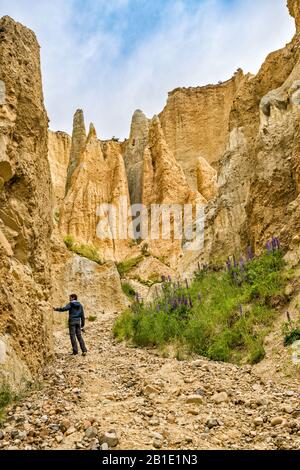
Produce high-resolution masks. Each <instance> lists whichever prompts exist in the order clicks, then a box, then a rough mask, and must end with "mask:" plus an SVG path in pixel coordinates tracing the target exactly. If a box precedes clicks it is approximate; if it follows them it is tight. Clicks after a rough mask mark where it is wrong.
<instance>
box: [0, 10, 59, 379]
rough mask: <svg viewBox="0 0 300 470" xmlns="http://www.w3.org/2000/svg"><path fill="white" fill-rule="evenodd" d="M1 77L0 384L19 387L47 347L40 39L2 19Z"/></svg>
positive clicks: (47, 183)
mask: <svg viewBox="0 0 300 470" xmlns="http://www.w3.org/2000/svg"><path fill="white" fill-rule="evenodd" d="M0 80H1V81H2V82H3V84H4V85H2V86H3V89H5V93H4V100H3V101H2V102H1V104H0V282H1V284H0V365H1V367H0V382H1V381H6V382H9V383H11V384H14V385H16V386H22V384H24V381H27V380H31V378H32V377H33V376H34V375H36V374H38V372H39V371H40V370H41V368H42V367H43V365H44V363H45V361H46V360H47V359H48V358H49V356H50V355H51V353H52V308H51V300H50V265H49V259H50V256H49V255H50V249H49V239H50V235H51V229H52V227H51V220H52V215H51V201H52V193H51V178H50V169H49V162H48V159H47V142H48V118H47V114H46V111H45V107H44V102H43V92H42V80H41V72H40V51H39V45H38V43H37V40H36V37H35V35H34V34H33V33H32V32H31V31H30V30H29V29H27V28H25V27H24V26H22V25H21V24H19V23H15V22H14V21H13V20H12V19H11V18H9V17H3V18H2V19H1V20H0Z"/></svg>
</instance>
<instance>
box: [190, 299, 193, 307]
mask: <svg viewBox="0 0 300 470" xmlns="http://www.w3.org/2000/svg"><path fill="white" fill-rule="evenodd" d="M189 302H190V307H191V308H193V301H192V298H191V297H189Z"/></svg>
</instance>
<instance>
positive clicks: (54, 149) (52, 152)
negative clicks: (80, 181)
mask: <svg viewBox="0 0 300 470" xmlns="http://www.w3.org/2000/svg"><path fill="white" fill-rule="evenodd" d="M71 142H72V140H71V137H70V136H69V135H68V134H66V133H65V132H52V131H49V134H48V160H49V163H50V170H51V178H52V185H53V196H54V207H55V209H56V210H58V209H59V206H60V205H61V203H62V201H63V199H64V197H65V192H66V181H67V172H68V166H69V160H70V153H71Z"/></svg>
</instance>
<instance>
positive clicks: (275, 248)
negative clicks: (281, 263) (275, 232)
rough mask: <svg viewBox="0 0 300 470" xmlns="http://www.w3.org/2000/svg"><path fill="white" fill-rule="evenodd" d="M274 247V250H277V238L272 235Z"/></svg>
mask: <svg viewBox="0 0 300 470" xmlns="http://www.w3.org/2000/svg"><path fill="white" fill-rule="evenodd" d="M272 249H273V251H276V250H277V240H276V238H275V237H272Z"/></svg>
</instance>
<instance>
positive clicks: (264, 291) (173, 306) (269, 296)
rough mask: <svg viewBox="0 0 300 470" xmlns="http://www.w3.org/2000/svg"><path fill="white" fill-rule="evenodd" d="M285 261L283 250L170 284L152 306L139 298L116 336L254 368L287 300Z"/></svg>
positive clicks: (121, 320) (123, 317)
mask: <svg viewBox="0 0 300 470" xmlns="http://www.w3.org/2000/svg"><path fill="white" fill-rule="evenodd" d="M284 267H285V263H284V260H283V256H282V253H281V251H280V250H279V249H276V250H275V249H274V251H271V252H270V251H269V252H268V253H266V254H264V255H263V256H261V257H260V258H253V257H252V256H251V257H250V258H248V261H246V262H245V261H242V262H241V263H240V264H237V263H236V262H235V263H234V264H231V262H228V263H227V270H226V271H225V270H224V269H223V268H219V269H216V267H215V268H214V269H213V270H212V269H210V268H209V267H206V268H205V269H204V270H199V272H198V273H197V274H196V276H195V279H194V281H193V282H192V283H191V285H189V283H188V282H186V283H185V284H184V285H183V286H182V285H178V283H175V282H172V280H170V279H169V280H168V281H166V280H164V282H163V295H162V296H161V297H157V299H156V300H155V301H154V302H153V303H152V304H144V303H143V301H142V300H140V299H138V301H136V302H135V303H134V304H133V306H132V308H131V309H130V310H128V311H126V312H124V313H123V314H122V315H121V316H120V317H119V318H118V320H117V321H116V323H115V325H114V335H115V337H116V338H117V339H119V340H120V341H122V340H127V341H130V342H131V343H132V344H133V345H134V346H142V347H143V346H155V347H159V348H161V349H164V348H166V347H168V346H170V345H173V346H174V347H175V348H176V349H177V353H176V355H177V357H181V356H182V351H187V352H188V353H189V354H193V353H195V354H200V355H203V356H206V357H208V358H210V359H212V360H217V361H225V362H234V363H243V362H250V363H252V364H254V363H257V362H259V361H260V360H261V359H262V358H263V357H264V355H265V351H264V347H263V344H264V338H265V336H266V335H267V334H268V332H269V331H270V328H271V326H272V324H273V321H274V319H275V317H276V313H277V310H276V307H278V306H279V305H281V304H283V303H284V302H285V301H286V300H285V296H284V288H285V285H286V282H287V278H286V271H285V269H284Z"/></svg>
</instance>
